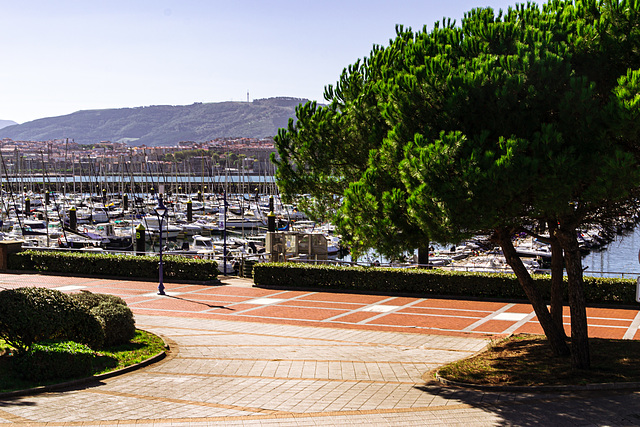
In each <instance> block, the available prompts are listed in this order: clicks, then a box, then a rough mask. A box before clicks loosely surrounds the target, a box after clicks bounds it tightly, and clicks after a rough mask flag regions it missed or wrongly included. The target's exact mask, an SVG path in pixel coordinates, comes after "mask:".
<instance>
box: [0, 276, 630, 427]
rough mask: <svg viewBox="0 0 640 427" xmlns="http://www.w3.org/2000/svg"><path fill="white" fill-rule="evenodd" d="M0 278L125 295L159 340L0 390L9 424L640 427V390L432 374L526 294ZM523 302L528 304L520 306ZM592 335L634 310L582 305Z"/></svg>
mask: <svg viewBox="0 0 640 427" xmlns="http://www.w3.org/2000/svg"><path fill="white" fill-rule="evenodd" d="M165 285H166V286H167V291H168V293H169V295H168V296H158V295H156V286H157V284H156V283H153V282H142V281H125V280H117V279H96V278H76V277H62V276H45V275H32V274H0V288H1V289H8V288H14V287H19V286H46V287H50V288H55V289H61V290H63V291H66V292H74V291H78V290H80V289H86V290H89V291H92V292H101V293H111V294H115V295H119V296H122V297H123V298H125V300H126V301H127V303H128V304H129V305H130V307H131V308H132V309H133V310H134V313H135V316H136V325H137V327H139V328H141V329H145V330H148V331H151V332H153V333H156V334H158V335H160V336H162V337H163V338H164V339H165V341H166V342H167V343H168V344H169V345H170V348H171V349H170V351H169V353H168V356H167V357H166V358H165V359H164V360H162V361H160V362H157V363H155V364H153V365H150V366H147V367H145V368H142V369H139V370H136V371H134V372H130V373H127V374H124V375H120V376H116V377H112V378H108V379H103V380H101V381H100V382H98V383H92V384H85V385H77V386H74V387H70V388H69V389H66V390H59V391H52V392H47V393H41V394H33V395H26V396H18V397H5V398H0V424H3V423H7V424H9V423H14V424H18V425H29V426H38V425H47V426H60V425H140V424H141V425H158V426H170V425H193V426H206V425H225V426H227V425H251V426H262V425H271V426H298V425H303V426H307V425H327V426H334V425H335V426H341V425H351V424H361V425H367V426H368V425H383V426H384V425H386V426H403V425H442V426H451V425H467V426H479V425H491V426H492V425H518V426H520V425H522V426H528V425H571V426H574V425H575V426H579V425H639V424H640V393H636V392H635V391H633V390H632V391H623V390H608V391H597V392H596V391H592V392H578V391H573V392H564V393H544V392H536V391H535V390H532V391H530V392H526V393H523V392H509V391H476V390H469V389H460V388H455V387H447V386H444V385H442V384H440V383H436V382H433V381H432V379H431V376H430V375H429V374H428V373H429V372H430V371H432V370H433V369H435V368H437V367H438V366H441V365H443V364H445V363H448V362H450V361H453V360H457V359H461V358H464V357H467V356H470V355H472V354H474V353H475V352H477V351H480V350H482V349H483V348H484V347H485V346H486V345H487V343H488V342H489V339H490V338H491V337H492V336H495V335H502V334H504V333H509V331H512V332H514V331H522V330H531V331H535V328H536V322H535V317H534V316H532V314H531V307H530V306H528V305H527V304H515V303H503V302H486V301H485V302H482V301H463V300H443V299H430V298H406V297H393V296H383V295H379V296H376V295H359V294H337V293H322V292H306V291H287V290H270V289H260V288H256V287H253V286H252V283H251V282H249V281H246V280H242V279H235V278H228V279H224V280H223V285H222V286H202V285H194V284H173V283H168V284H165ZM527 310H528V311H527ZM590 310H591V312H590V316H591V317H590V322H591V323H590V332H591V334H592V336H593V335H596V334H599V335H601V336H609V335H610V336H611V337H620V338H627V339H637V338H638V337H637V329H638V326H639V325H638V322H637V317H638V316H637V310H631V309H602V308H599V309H590Z"/></svg>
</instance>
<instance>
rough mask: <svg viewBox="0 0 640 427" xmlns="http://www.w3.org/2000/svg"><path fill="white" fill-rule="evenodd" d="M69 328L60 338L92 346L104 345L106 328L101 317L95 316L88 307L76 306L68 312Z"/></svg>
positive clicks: (67, 322)
mask: <svg viewBox="0 0 640 427" xmlns="http://www.w3.org/2000/svg"><path fill="white" fill-rule="evenodd" d="M66 324H67V325H68V326H67V329H66V331H65V333H64V334H62V335H61V336H60V337H59V339H69V340H72V341H76V342H80V343H84V344H87V345H88V346H89V347H91V348H100V347H102V345H103V343H104V339H105V333H104V328H103V326H102V322H101V321H100V319H98V318H97V317H95V316H94V315H93V314H92V313H91V312H90V311H89V310H88V309H86V308H84V307H82V306H76V307H75V309H74V310H70V311H69V313H67V321H66Z"/></svg>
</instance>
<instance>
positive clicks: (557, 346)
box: [495, 229, 570, 356]
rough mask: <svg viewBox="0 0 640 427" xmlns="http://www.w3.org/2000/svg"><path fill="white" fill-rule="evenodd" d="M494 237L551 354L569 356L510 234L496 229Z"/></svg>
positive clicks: (563, 338)
mask: <svg viewBox="0 0 640 427" xmlns="http://www.w3.org/2000/svg"><path fill="white" fill-rule="evenodd" d="M495 236H496V237H497V239H498V242H499V243H500V247H501V248H502V253H503V254H504V256H505V259H506V260H507V264H509V266H510V267H511V268H512V269H513V272H514V273H515V274H516V277H517V278H518V281H519V282H520V285H521V286H522V289H524V292H525V294H526V295H527V298H529V302H530V303H531V305H532V306H533V310H534V311H535V313H536V316H537V317H538V322H540V326H542V330H543V331H544V333H545V335H546V336H547V340H548V341H549V345H550V346H551V350H552V351H553V354H555V355H556V356H567V355H569V353H570V351H569V347H568V346H567V342H566V340H565V333H564V330H563V329H559V328H558V327H557V326H556V324H555V323H554V322H553V319H552V318H551V314H550V313H549V310H548V309H547V304H546V302H545V301H544V299H543V298H542V296H541V295H540V292H539V290H538V288H537V287H536V285H535V284H534V283H533V279H532V278H531V275H530V274H529V272H528V271H527V269H526V268H525V266H524V264H523V263H522V260H521V259H520V257H519V256H518V254H517V253H516V250H515V248H514V247H513V243H512V242H511V233H509V232H508V230H506V229H497V230H496V233H495Z"/></svg>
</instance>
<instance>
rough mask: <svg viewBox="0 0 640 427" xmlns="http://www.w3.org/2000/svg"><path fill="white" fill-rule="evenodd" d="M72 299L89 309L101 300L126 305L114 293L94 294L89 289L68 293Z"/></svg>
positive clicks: (97, 304)
mask: <svg viewBox="0 0 640 427" xmlns="http://www.w3.org/2000/svg"><path fill="white" fill-rule="evenodd" d="M69 296H70V297H71V298H73V300H74V301H75V302H76V303H78V304H80V305H81V306H83V307H85V308H86V309H87V310H91V309H92V308H93V307H97V306H99V305H100V304H101V303H103V302H108V303H111V304H121V305H127V302H126V301H125V300H123V299H122V298H120V297H119V296H116V295H109V294H94V293H92V292H89V291H80V292H79V293H76V294H70V295H69Z"/></svg>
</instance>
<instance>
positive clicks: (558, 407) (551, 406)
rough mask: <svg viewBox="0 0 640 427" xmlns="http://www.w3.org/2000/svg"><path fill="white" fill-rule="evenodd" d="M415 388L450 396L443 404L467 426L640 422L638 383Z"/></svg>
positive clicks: (435, 382)
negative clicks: (547, 387) (573, 386)
mask: <svg viewBox="0 0 640 427" xmlns="http://www.w3.org/2000/svg"><path fill="white" fill-rule="evenodd" d="M416 389H418V390H420V391H422V392H424V393H428V394H429V395H431V396H433V397H434V398H441V399H444V400H446V406H443V408H444V409H446V407H447V406H450V407H451V408H452V409H451V410H452V411H456V416H459V417H464V418H465V419H468V420H470V421H469V425H475V424H476V423H477V424H480V425H489V424H490V425H517V426H541V425H554V426H565V425H571V426H575V425H640V393H639V392H638V390H640V386H637V387H636V388H635V389H627V390H621V389H615V387H614V388H613V389H609V390H606V389H605V390H581V389H578V388H577V387H576V389H571V390H558V391H546V390H542V389H536V388H535V387H531V388H528V389H527V388H524V387H523V388H521V389H516V390H509V389H506V388H504V389H500V388H495V389H474V388H466V387H458V386H449V385H445V384H442V383H439V382H438V381H435V380H434V381H432V382H429V383H427V384H425V385H423V386H417V387H416ZM457 404H462V405H468V409H466V410H465V409H464V408H463V409H461V408H460V407H456V405H457ZM443 405H445V403H443ZM454 408H455V409H454ZM459 411H462V412H459ZM463 414H464V415H463Z"/></svg>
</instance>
